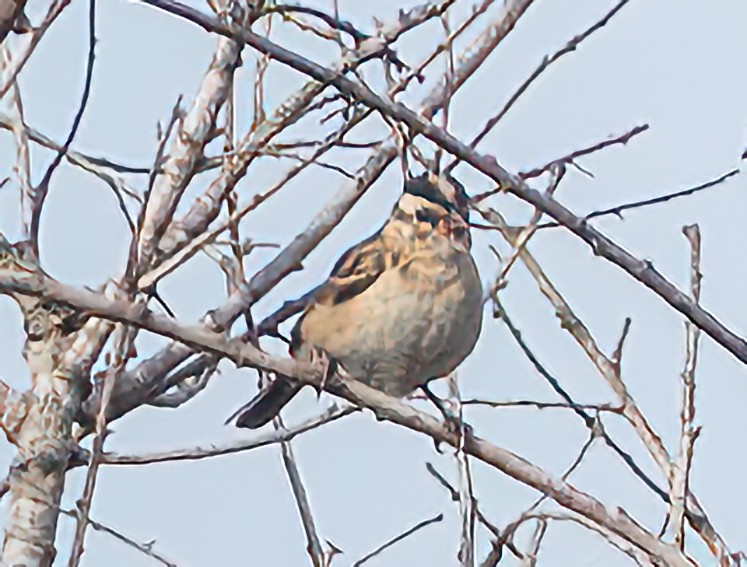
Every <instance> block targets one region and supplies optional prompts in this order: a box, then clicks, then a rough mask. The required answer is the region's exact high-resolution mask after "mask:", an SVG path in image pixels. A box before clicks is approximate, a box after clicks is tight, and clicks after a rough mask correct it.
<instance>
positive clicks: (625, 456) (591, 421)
mask: <svg viewBox="0 0 747 567" xmlns="http://www.w3.org/2000/svg"><path fill="white" fill-rule="evenodd" d="M498 305H500V303H499V304H498ZM499 309H500V318H501V320H502V321H503V322H504V323H505V324H506V327H507V328H508V330H509V331H510V333H511V336H512V337H513V338H514V340H515V341H516V343H517V344H518V345H519V348H520V349H521V351H522V352H523V353H524V355H525V356H526V357H527V358H528V359H529V361H530V362H531V363H532V365H533V366H534V367H535V369H536V370H537V372H539V374H540V376H542V377H543V378H544V379H545V381H546V382H547V383H548V384H549V385H550V387H551V388H552V389H553V390H555V392H556V393H557V394H558V395H559V396H560V397H561V398H563V399H564V400H565V401H566V403H567V404H568V405H569V406H570V407H571V409H572V410H573V412H574V413H575V414H576V415H578V416H579V417H580V418H581V419H582V420H583V421H584V424H586V427H588V428H589V430H593V429H594V428H595V427H597V419H598V418H595V417H593V416H592V415H590V414H589V413H587V412H586V411H584V410H583V409H582V406H579V405H578V404H577V403H576V402H575V401H574V400H573V398H571V396H570V394H568V392H566V391H565V389H564V388H563V387H562V386H561V385H560V382H558V379H557V378H555V377H554V376H553V375H552V374H550V372H548V370H547V369H546V368H545V367H544V365H543V364H542V363H541V362H540V361H539V359H538V358H537V356H536V355H535V354H534V352H533V351H532V350H531V349H530V348H529V346H527V344H526V342H525V341H524V338H523V337H522V335H521V331H519V330H518V329H517V328H516V327H515V326H514V324H513V322H512V321H511V319H510V317H508V315H507V314H506V312H505V311H504V310H503V309H502V308H501V307H499ZM601 437H602V439H604V442H605V443H606V444H607V446H608V447H609V448H610V449H612V450H613V451H614V452H615V453H617V455H618V456H619V457H620V458H621V459H622V460H623V462H624V463H625V464H626V465H627V466H628V468H629V469H630V470H631V471H632V472H633V474H635V476H637V477H638V478H639V479H640V480H641V481H643V483H644V484H645V485H646V486H648V487H649V488H650V489H651V490H652V491H653V492H654V493H656V494H657V495H658V496H659V497H660V498H662V499H663V500H664V501H665V502H668V500H669V495H668V494H667V492H666V491H665V490H663V489H662V488H660V487H659V486H658V485H657V484H656V483H655V482H654V481H653V480H652V479H651V478H650V477H649V476H648V475H647V474H646V473H645V472H644V471H643V469H641V468H640V467H639V466H638V464H637V463H636V462H635V460H634V459H633V457H632V456H631V455H630V454H629V453H627V452H626V451H624V450H623V449H622V447H620V446H619V445H618V444H617V443H616V442H615V441H614V440H613V439H612V438H611V437H610V436H609V434H608V433H607V432H606V431H603V432H602V434H601Z"/></svg>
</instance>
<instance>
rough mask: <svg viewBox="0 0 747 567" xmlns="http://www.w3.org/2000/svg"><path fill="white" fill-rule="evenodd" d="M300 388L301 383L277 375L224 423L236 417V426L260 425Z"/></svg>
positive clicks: (277, 411) (252, 427)
mask: <svg viewBox="0 0 747 567" xmlns="http://www.w3.org/2000/svg"><path fill="white" fill-rule="evenodd" d="M301 388H303V384H299V383H298V382H295V381H292V380H289V379H288V378H285V377H278V378H277V379H276V380H273V382H272V383H271V384H270V385H269V386H268V387H267V388H265V389H264V390H262V391H261V392H259V394H257V395H256V396H254V398H252V399H251V400H250V401H249V402H248V403H246V404H245V405H243V406H241V407H240V408H239V409H238V410H236V411H235V412H234V413H233V415H232V416H231V417H229V418H228V419H227V420H226V423H229V422H230V421H232V420H233V419H234V418H236V427H246V428H249V429H257V428H258V427H262V426H263V425H264V424H265V423H267V422H269V421H270V420H271V419H272V418H273V417H275V416H276V415H277V414H278V413H279V412H280V410H281V409H283V406H285V404H287V403H288V402H290V401H291V399H292V398H293V396H295V395H296V394H298V392H300V391H301Z"/></svg>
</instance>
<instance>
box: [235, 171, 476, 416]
mask: <svg viewBox="0 0 747 567" xmlns="http://www.w3.org/2000/svg"><path fill="white" fill-rule="evenodd" d="M468 207H469V197H468V195H467V193H466V191H465V189H464V187H463V186H462V185H461V183H459V182H458V181H457V180H456V179H455V178H453V177H451V176H450V175H438V174H436V173H434V172H426V173H423V174H421V175H419V176H408V178H407V179H406V181H405V182H404V186H403V191H402V194H401V195H400V197H399V199H398V200H397V202H396V204H395V205H394V207H393V208H392V211H391V214H390V216H389V218H388V219H387V221H386V222H385V223H384V225H383V226H382V227H381V228H380V229H379V230H378V231H376V232H375V233H374V234H373V235H371V236H369V237H368V238H366V239H364V240H362V241H361V242H359V243H358V244H355V245H354V246H352V247H351V248H350V249H349V250H347V251H346V252H345V253H344V254H342V256H341V257H340V258H339V260H338V261H337V262H336V263H335V265H334V267H333V268H332V271H331V273H330V275H329V277H328V278H327V279H326V281H324V282H323V283H322V285H320V286H319V287H318V288H317V290H316V292H314V293H313V295H312V297H311V298H310V301H309V302H308V304H307V307H306V308H305V309H304V311H303V313H302V315H301V316H300V317H299V319H298V321H297V322H296V324H295V326H294V327H293V330H292V331H291V339H290V348H289V350H290V354H291V356H293V357H294V358H296V359H299V360H312V359H314V357H315V356H317V355H318V354H319V353H321V354H322V355H324V356H327V357H328V360H329V361H330V362H333V363H334V364H335V367H337V368H339V366H341V367H342V370H344V374H345V375H346V376H348V377H350V378H352V379H353V380H357V381H360V382H362V383H364V384H366V385H368V386H371V387H373V388H376V389H377V390H380V391H382V392H384V393H385V394H388V395H391V396H394V397H397V398H402V397H404V396H406V395H408V394H410V393H412V392H413V391H415V390H416V389H418V388H419V387H424V389H425V391H426V393H427V394H429V397H431V396H432V394H430V392H429V390H427V388H426V386H427V384H428V383H429V382H430V381H431V380H434V379H437V378H442V377H445V376H448V375H449V374H451V373H452V372H453V371H454V370H455V369H456V367H457V366H458V365H459V364H461V362H462V361H463V360H464V359H465V358H466V357H467V356H468V355H469V354H470V353H471V352H472V350H473V349H474V347H475V344H476V343H477V340H478V338H479V336H480V330H481V326H482V306H483V292H482V284H481V280H480V275H479V272H478V270H477V266H476V264H475V261H474V259H473V257H472V255H471V252H470V250H471V246H472V240H471V236H470V232H469V210H468ZM302 387H303V384H302V383H300V382H298V381H295V380H293V379H292V378H289V377H286V376H278V377H277V378H276V379H275V380H273V381H272V382H271V383H270V384H269V385H268V386H266V387H265V388H263V389H261V390H260V392H259V393H258V394H257V395H256V396H255V397H254V398H253V399H252V400H250V401H249V402H248V403H247V404H245V405H244V406H242V407H241V408H239V409H238V410H237V411H236V412H235V413H234V414H233V416H232V417H231V418H229V420H228V421H229V422H230V421H231V420H232V419H233V418H236V422H235V425H236V426H237V427H242V428H250V429H256V428H258V427H261V426H262V425H264V424H266V423H267V422H269V421H271V420H272V419H273V418H274V417H275V416H277V415H278V413H279V411H280V410H281V408H283V407H284V406H285V405H286V404H287V403H288V402H290V400H291V399H292V398H293V397H294V396H295V395H296V394H297V393H298V392H299V391H300V390H301V388H302Z"/></svg>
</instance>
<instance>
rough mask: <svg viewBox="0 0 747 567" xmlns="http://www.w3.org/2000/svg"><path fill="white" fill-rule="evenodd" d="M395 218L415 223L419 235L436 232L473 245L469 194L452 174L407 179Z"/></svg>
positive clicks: (431, 174) (467, 244)
mask: <svg viewBox="0 0 747 567" xmlns="http://www.w3.org/2000/svg"><path fill="white" fill-rule="evenodd" d="M394 217H395V218H399V219H400V220H405V221H407V222H410V223H413V224H414V225H415V226H417V227H418V230H417V231H416V232H417V234H423V235H425V234H429V233H432V232H434V231H435V232H437V233H439V234H442V235H444V236H446V237H447V238H449V239H451V240H453V241H455V242H457V243H460V244H462V245H463V246H465V247H466V248H467V249H469V247H470V245H471V239H470V235H469V197H468V195H467V192H466V191H465V190H464V187H463V186H462V184H461V183H459V182H458V181H457V180H456V179H454V178H453V177H451V176H438V175H436V174H434V173H430V172H429V173H424V174H422V175H419V176H417V177H412V178H410V179H408V180H406V181H405V186H404V189H403V192H402V196H401V197H400V199H399V201H398V202H397V205H396V206H395V211H394Z"/></svg>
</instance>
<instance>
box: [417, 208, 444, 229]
mask: <svg viewBox="0 0 747 567" xmlns="http://www.w3.org/2000/svg"><path fill="white" fill-rule="evenodd" d="M415 219H417V221H418V222H427V223H428V224H430V225H431V226H436V225H437V224H438V222H439V221H440V220H441V218H440V216H439V215H438V214H437V213H435V212H434V211H430V210H428V209H418V210H417V211H415Z"/></svg>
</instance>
